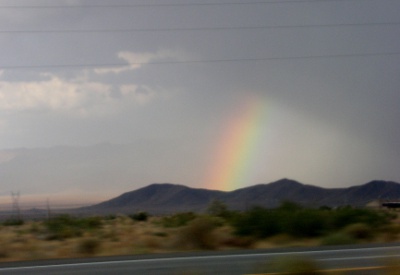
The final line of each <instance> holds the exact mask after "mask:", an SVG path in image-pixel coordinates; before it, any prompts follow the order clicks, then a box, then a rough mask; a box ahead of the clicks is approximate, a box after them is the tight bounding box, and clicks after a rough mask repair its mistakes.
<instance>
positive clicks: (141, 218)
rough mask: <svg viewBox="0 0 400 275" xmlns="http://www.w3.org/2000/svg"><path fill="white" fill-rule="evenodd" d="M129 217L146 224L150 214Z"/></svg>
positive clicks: (144, 213) (142, 213) (137, 214)
mask: <svg viewBox="0 0 400 275" xmlns="http://www.w3.org/2000/svg"><path fill="white" fill-rule="evenodd" d="M129 217H130V218H131V219H132V220H134V221H139V222H145V221H147V219H148V218H149V214H148V213H146V212H139V213H135V214H131V215H129Z"/></svg>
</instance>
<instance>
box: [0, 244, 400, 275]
mask: <svg viewBox="0 0 400 275" xmlns="http://www.w3.org/2000/svg"><path fill="white" fill-rule="evenodd" d="M282 256H286V257H296V256H304V257H310V258H313V259H314V260H316V261H317V262H318V264H319V265H320V266H321V267H322V268H324V269H330V270H333V269H350V270H352V271H351V274H381V271H380V270H379V267H381V266H382V265H383V264H384V263H385V261H386V260H387V259H389V258H392V259H397V261H400V244H399V243H395V244H387V245H386V244H380V245H358V246H343V247H314V248H288V249H269V250H242V251H233V252H199V253H194V252H193V253H175V254H155V255H139V256H121V257H101V258H88V259H69V260H47V261H32V262H13V263H1V264H0V274H96V275H101V274H230V275H231V274H232V275H236V274H237V275H242V274H255V273H259V270H258V268H259V267H260V266H261V265H265V264H267V265H268V263H271V261H274V259H277V258H279V257H282Z"/></svg>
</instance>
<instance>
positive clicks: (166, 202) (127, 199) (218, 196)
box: [81, 179, 400, 214]
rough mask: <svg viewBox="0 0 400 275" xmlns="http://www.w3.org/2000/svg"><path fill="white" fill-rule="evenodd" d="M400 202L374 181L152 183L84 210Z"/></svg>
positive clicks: (398, 189) (392, 186)
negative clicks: (330, 184) (223, 185)
mask: <svg viewBox="0 0 400 275" xmlns="http://www.w3.org/2000/svg"><path fill="white" fill-rule="evenodd" d="M377 199H382V200H389V199H391V200H393V199H400V184H399V183H395V182H388V181H371V182H369V183H366V184H364V185H359V186H353V187H349V188H333V189H327V188H322V187H317V186H312V185H305V184H302V183H299V182H297V181H294V180H289V179H282V180H279V181H276V182H272V183H269V184H258V185H254V186H250V187H246V188H242V189H238V190H234V191H231V192H223V191H215V190H207V189H195V188H189V187H187V186H184V185H176V184H169V183H165V184H151V185H149V186H147V187H143V188H141V189H138V190H135V191H131V192H127V193H124V194H122V195H120V196H118V197H116V198H113V199H111V200H108V201H105V202H102V203H99V204H96V205H93V206H90V207H85V208H81V210H82V211H88V212H96V213H118V212H120V213H133V212H137V211H147V212H150V213H156V214H162V213H173V212H182V211H196V212H200V211H204V210H205V209H206V208H207V207H208V205H209V204H210V203H211V202H212V201H213V200H220V201H222V202H224V203H225V204H226V205H227V206H228V207H229V208H231V209H237V210H240V209H246V208H248V207H251V206H255V205H258V206H263V207H277V206H278V205H279V204H280V203H281V202H282V201H293V202H297V203H300V204H302V205H305V206H312V207H318V206H322V205H326V206H330V207H337V206H343V205H352V206H364V205H366V204H367V203H369V202H370V201H373V200H377Z"/></svg>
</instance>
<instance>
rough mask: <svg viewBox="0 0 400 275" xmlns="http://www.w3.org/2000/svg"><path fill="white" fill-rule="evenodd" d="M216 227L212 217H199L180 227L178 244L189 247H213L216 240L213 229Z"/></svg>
mask: <svg viewBox="0 0 400 275" xmlns="http://www.w3.org/2000/svg"><path fill="white" fill-rule="evenodd" d="M216 227H217V224H216V223H215V220H214V219H210V218H208V217H199V218H197V219H195V220H193V221H191V222H190V223H189V224H188V225H187V226H186V227H183V228H182V229H181V231H180V232H179V239H178V244H179V245H181V246H184V247H186V248H191V249H214V248H215V247H216V240H215V238H214V234H213V230H214V229H215V228H216Z"/></svg>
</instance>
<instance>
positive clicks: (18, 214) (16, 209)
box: [11, 191, 22, 220]
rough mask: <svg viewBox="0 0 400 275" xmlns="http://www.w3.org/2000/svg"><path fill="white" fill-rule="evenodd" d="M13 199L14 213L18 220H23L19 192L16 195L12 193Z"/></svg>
mask: <svg viewBox="0 0 400 275" xmlns="http://www.w3.org/2000/svg"><path fill="white" fill-rule="evenodd" d="M11 199H12V204H13V206H12V208H13V213H15V215H16V219H17V220H22V219H21V209H20V208H19V191H18V192H16V193H14V192H11Z"/></svg>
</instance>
